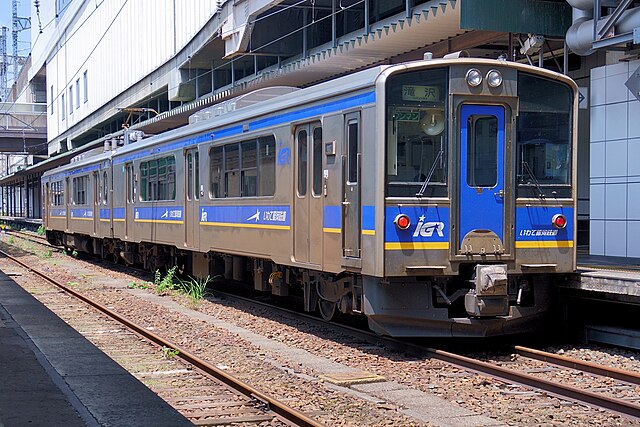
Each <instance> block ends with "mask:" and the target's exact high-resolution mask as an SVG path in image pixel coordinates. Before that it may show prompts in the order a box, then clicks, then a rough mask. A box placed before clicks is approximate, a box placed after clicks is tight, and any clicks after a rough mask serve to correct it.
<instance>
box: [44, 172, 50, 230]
mask: <svg viewBox="0 0 640 427" xmlns="http://www.w3.org/2000/svg"><path fill="white" fill-rule="evenodd" d="M50 197H51V194H50V190H49V183H48V182H47V183H46V184H45V185H44V195H43V197H42V199H43V201H44V203H43V205H42V223H43V224H44V226H45V227H49V209H50V206H51V205H50V203H51V199H50Z"/></svg>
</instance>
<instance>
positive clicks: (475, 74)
mask: <svg viewBox="0 0 640 427" xmlns="http://www.w3.org/2000/svg"><path fill="white" fill-rule="evenodd" d="M480 83H482V74H480V71H479V70H478V69H477V68H472V69H470V70H469V71H467V84H468V85H469V86H471V87H477V86H480Z"/></svg>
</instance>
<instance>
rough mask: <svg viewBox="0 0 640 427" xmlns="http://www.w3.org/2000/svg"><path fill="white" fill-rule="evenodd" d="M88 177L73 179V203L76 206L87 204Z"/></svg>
mask: <svg viewBox="0 0 640 427" xmlns="http://www.w3.org/2000/svg"><path fill="white" fill-rule="evenodd" d="M88 185H89V175H85V176H79V177H77V178H73V203H74V204H76V205H86V204H87V188H88Z"/></svg>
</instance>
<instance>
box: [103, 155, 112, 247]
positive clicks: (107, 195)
mask: <svg viewBox="0 0 640 427" xmlns="http://www.w3.org/2000/svg"><path fill="white" fill-rule="evenodd" d="M108 167H109V170H112V165H111V163H110V164H109V166H108ZM109 170H105V171H103V172H102V178H103V181H104V188H103V189H102V191H104V194H103V195H102V200H103V201H104V208H105V209H107V211H108V212H109V230H108V232H107V233H105V235H107V236H109V237H112V238H113V191H111V190H112V188H113V173H109Z"/></svg>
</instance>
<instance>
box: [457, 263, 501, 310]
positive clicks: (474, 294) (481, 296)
mask: <svg viewBox="0 0 640 427" xmlns="http://www.w3.org/2000/svg"><path fill="white" fill-rule="evenodd" d="M474 285H475V286H474V289H472V290H470V291H469V292H467V294H466V295H465V296H464V306H465V309H466V310H467V314H469V315H470V316H473V317H495V316H506V315H508V314H509V295H508V293H507V265H506V264H498V265H476V270H475V280H474Z"/></svg>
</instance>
